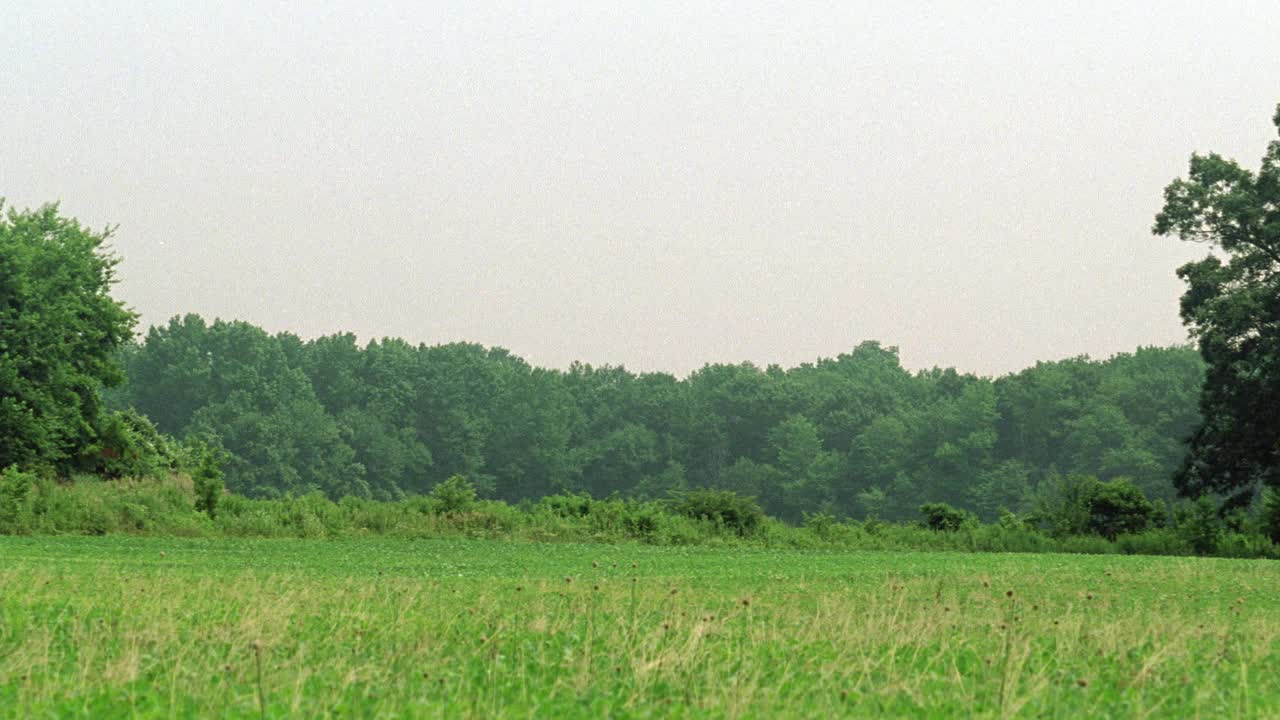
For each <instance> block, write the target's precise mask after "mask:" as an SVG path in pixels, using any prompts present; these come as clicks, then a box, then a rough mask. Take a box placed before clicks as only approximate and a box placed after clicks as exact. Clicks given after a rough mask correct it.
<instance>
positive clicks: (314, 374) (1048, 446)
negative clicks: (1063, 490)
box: [107, 315, 1204, 522]
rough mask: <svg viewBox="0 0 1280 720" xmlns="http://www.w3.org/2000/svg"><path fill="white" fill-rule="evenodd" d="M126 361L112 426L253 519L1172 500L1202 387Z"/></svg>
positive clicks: (1158, 369)
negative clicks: (1095, 486)
mask: <svg viewBox="0 0 1280 720" xmlns="http://www.w3.org/2000/svg"><path fill="white" fill-rule="evenodd" d="M121 362H122V365H123V367H124V370H125V374H126V376H127V381H126V382H125V383H124V384H123V385H121V386H119V387H116V388H113V389H111V390H109V391H108V393H107V401H108V404H109V405H110V406H112V407H114V408H117V409H120V410H124V409H127V408H134V409H136V410H137V411H138V412H139V413H141V415H143V416H145V417H146V418H150V420H151V421H152V422H154V423H155V426H156V427H158V429H159V430H160V431H161V432H163V433H166V434H169V435H172V436H175V437H180V438H188V439H189V440H190V441H192V442H195V441H198V442H203V443H207V444H208V445H211V446H213V447H216V448H218V449H219V452H220V454H221V458H222V466H223V470H224V472H225V475H226V481H227V485H228V487H229V489H231V490H233V491H234V492H236V493H239V494H243V495H246V496H249V497H258V498H271V497H281V496H286V495H293V496H297V495H302V494H305V493H308V492H311V491H320V492H322V493H324V494H325V495H327V496H329V497H330V498H333V499H338V498H341V497H343V496H352V497H358V498H370V499H377V500H400V499H403V498H405V497H408V496H412V495H418V494H425V493H429V492H430V491H431V490H432V489H433V488H435V487H436V486H438V485H439V484H440V483H441V482H443V481H444V480H445V479H447V478H450V477H452V476H455V475H459V476H463V477H466V478H468V479H469V480H470V482H472V483H474V485H475V486H476V487H477V488H478V489H479V492H480V494H481V495H482V496H484V497H488V498H493V499H499V500H505V501H508V502H518V501H521V500H536V499H539V498H542V497H545V496H548V495H554V494H559V493H575V492H577V493H586V494H588V495H590V496H593V497H596V498H605V497H609V496H618V497H621V498H632V499H638V500H645V499H658V498H667V497H670V496H672V494H673V493H678V492H680V491H683V490H688V489H696V488H716V489H724V490H732V491H735V492H737V493H739V494H741V495H747V496H752V497H755V498H757V499H758V500H759V502H760V503H761V504H762V505H763V507H764V510H765V511H766V512H767V513H768V514H770V515H773V516H776V517H780V518H783V519H786V520H790V521H793V522H798V521H800V520H801V519H802V518H804V517H805V516H806V514H814V513H825V514H828V515H831V516H835V517H854V518H866V517H875V518H880V519H885V520H906V519H915V518H918V517H919V508H920V506H921V505H922V504H924V503H929V502H942V503H948V504H951V505H954V506H957V507H960V508H965V509H969V510H971V511H973V512H974V513H976V514H977V515H978V516H979V517H981V518H983V519H986V520H994V519H995V518H997V517H998V515H999V513H1000V511H1001V510H1009V511H1012V512H1015V513H1025V512H1028V511H1031V510H1034V509H1035V508H1037V507H1039V506H1043V505H1044V504H1045V503H1046V502H1047V501H1049V499H1050V498H1051V497H1052V494H1053V492H1054V491H1055V490H1054V488H1057V487H1059V486H1060V485H1061V480H1062V478H1064V477H1067V476H1093V477H1097V478H1100V479H1102V480H1113V479H1119V478H1127V479H1128V480H1130V481H1131V482H1132V483H1133V484H1134V485H1135V486H1136V487H1138V488H1139V489H1141V490H1142V492H1143V493H1144V494H1145V495H1146V496H1147V497H1149V498H1151V499H1152V500H1155V501H1157V502H1159V501H1166V502H1172V501H1173V500H1174V499H1175V491H1174V488H1173V485H1172V483H1171V480H1170V478H1171V477H1172V475H1173V473H1174V471H1175V470H1176V469H1177V467H1178V466H1179V464H1180V463H1181V462H1182V459H1183V456H1184V452H1185V446H1184V444H1183V440H1184V439H1185V438H1186V437H1187V436H1188V435H1190V434H1191V432H1192V431H1194V430H1195V428H1196V427H1197V425H1198V423H1199V414H1198V410H1197V398H1198V396H1199V392H1200V387H1201V384H1202V381H1203V376H1204V367H1203V364H1202V362H1201V360H1200V359H1199V357H1198V355H1197V354H1196V352H1195V351H1193V350H1191V349H1189V348H1181V347H1175V348H1143V349H1139V350H1138V351H1137V352H1134V353H1132V354H1121V355H1117V356H1115V357H1113V358H1111V359H1108V360H1105V361H1094V360H1089V359H1087V358H1075V359H1070V360H1064V361H1060V362H1045V363H1039V364H1037V365H1036V366H1035V367H1033V368H1029V369H1027V370H1024V371H1022V372H1020V373H1017V374H1013V375H1008V376H1004V377H1001V378H998V379H995V380H992V379H989V378H983V377H977V376H974V375H969V374H962V373H958V372H956V371H955V370H951V369H948V370H940V369H934V370H929V371H922V372H910V371H908V370H906V369H904V368H903V367H902V365H901V363H900V362H899V359H898V356H897V353H896V351H895V349H893V348H887V347H883V346H881V345H879V344H878V343H874V342H867V343H863V344H861V345H859V346H858V347H857V348H855V349H854V350H853V351H851V352H849V353H847V354H843V355H840V356H838V357H836V358H831V359H823V360H819V361H817V362H816V363H812V364H804V365H800V366H799V367H795V368H791V369H782V368H780V367H777V366H770V367H768V368H763V369H762V368H759V367H756V366H754V365H751V364H737V365H728V364H717V365H707V366H705V367H704V368H702V369H701V370H698V371H696V372H694V373H692V374H691V375H689V376H688V377H687V378H684V379H678V378H676V377H674V376H672V375H669V374H665V373H642V374H636V373H632V372H629V371H627V370H626V369H624V368H621V367H598V368H597V367H591V366H588V365H574V366H572V367H570V368H569V369H568V370H566V371H559V370H549V369H543V368H536V367H532V366H531V365H529V364H528V363H527V362H525V361H524V360H522V359H520V358H519V357H517V356H515V355H513V354H511V353H509V352H507V351H506V350H502V349H499V348H484V347H481V346H479V345H474V344H462V343H458V344H449V345H439V346H424V345H413V344H410V343H407V342H405V341H402V340H397V339H385V340H381V341H374V342H369V343H367V344H364V345H361V344H359V343H357V341H356V339H355V337H354V336H352V335H350V334H339V335H333V336H329V337H323V338H319V339H315V340H310V341H304V340H302V339H300V338H298V337H297V336H295V335H292V334H288V333H284V334H279V335H271V334H269V333H267V332H265V331H263V330H262V329H260V328H257V327H255V326H253V325H250V324H248V323H244V322H224V321H215V322H212V323H209V322H206V321H205V320H204V319H202V318H200V317H199V316H196V315H188V316H186V317H183V318H175V319H173V320H172V321H170V322H169V323H168V324H167V325H165V326H161V327H153V328H151V329H150V331H149V332H148V333H147V335H146V337H145V338H144V339H143V340H142V341H141V342H139V343H136V344H129V345H126V346H125V347H124V349H123V352H122V353H121ZM119 417H123V418H132V420H130V422H133V423H135V424H138V425H140V426H141V425H145V424H146V423H145V421H143V420H142V419H141V418H140V417H138V416H137V415H129V414H125V415H121V416H119ZM125 454H126V455H127V454H128V453H125Z"/></svg>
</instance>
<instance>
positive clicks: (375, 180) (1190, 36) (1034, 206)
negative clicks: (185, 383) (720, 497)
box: [0, 0, 1280, 374]
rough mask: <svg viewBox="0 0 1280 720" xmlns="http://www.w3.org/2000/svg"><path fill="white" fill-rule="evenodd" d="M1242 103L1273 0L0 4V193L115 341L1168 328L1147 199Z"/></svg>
mask: <svg viewBox="0 0 1280 720" xmlns="http://www.w3.org/2000/svg"><path fill="white" fill-rule="evenodd" d="M197 5H208V6H214V5H217V7H216V8H214V7H206V8H198V7H197ZM535 5H536V7H535ZM531 8H532V9H531ZM1277 101H1280V3H1276V2H1274V0H1273V1H1272V2H1252V3H1248V2H1142V3H1113V2H1063V3H1037V2H1005V3H980V2H955V3H905V2H877V3H854V2H833V3H803V4H802V3H741V2H737V3H725V4H718V5H708V4H701V3H688V2H679V3H655V2H645V3H631V2H629V3H618V4H615V5H608V6H606V5H603V4H591V5H588V6H587V9H583V8H580V7H577V6H576V5H558V4H535V3H528V2H516V3H510V4H505V5H498V4H487V5H484V6H483V8H480V7H477V4H476V3H457V4H435V3H403V4H390V3H346V4H324V3H316V2H307V3H292V4H290V3H285V4H279V3H266V2H226V3H217V4H215V3H189V2H174V3H139V2H130V3H118V4H113V3H102V2H94V3H59V2H28V0H17V1H16V2H15V1H14V0H8V2H5V3H3V4H2V5H0V140H2V143H3V144H2V145H0V196H5V197H7V199H8V204H9V205H17V206H20V207H25V206H34V205H38V204H41V203H43V202H46V201H51V200H61V201H62V203H63V205H62V207H63V210H64V212H65V213H67V214H70V215H74V216H76V217H78V218H80V219H81V220H82V221H84V222H85V223H86V224H89V225H91V226H95V227H101V226H103V225H106V224H117V225H118V226H119V229H118V231H117V235H116V239H115V247H116V249H117V250H118V252H119V253H120V254H121V255H123V256H124V264H123V266H122V268H121V277H122V282H121V284H120V286H119V287H118V289H117V294H118V295H119V296H120V297H122V298H124V299H125V300H126V301H127V302H128V303H129V304H131V305H132V306H133V307H134V308H136V309H137V310H138V311H139V312H141V313H142V316H143V322H144V323H145V324H150V323H157V322H164V321H165V320H167V319H168V318H169V317H170V316H172V315H175V314H179V313H185V312H198V313H201V314H203V315H205V316H206V317H210V318H212V317H215V316H218V317H223V318H240V319H245V320H249V321H251V322H254V323H257V324H260V325H262V326H264V327H266V328H267V329H269V330H272V331H277V330H286V329H287V330H292V331H294V332H297V333H299V334H300V335H302V336H304V337H312V336H316V335H321V334H328V333H331V332H336V331H343V330H350V331H354V332H356V333H357V334H358V335H360V336H361V337H362V338H366V339H367V338H370V337H381V336H400V337H404V338H406V339H408V340H411V341H414V342H419V341H421V342H427V343H437V342H447V341H451V340H470V341H476V342H482V343H485V344H491V345H501V346H503V347H507V348H509V349H511V350H512V351H513V352H515V353H517V354H520V355H522V356H523V357H525V358H527V359H528V360H530V361H531V362H533V363H535V364H539V365H546V366H553V367H563V366H565V365H567V364H568V363H569V362H570V361H572V360H575V359H577V360H582V361H585V362H591V363H595V364H602V363H613V364H625V365H627V366H628V367H629V368H631V369H633V370H668V371H673V372H676V373H680V374H683V373H685V372H687V371H689V370H691V369H694V368H696V367H699V366H701V365H702V364H703V363H705V362H719V361H739V360H752V361H755V362H757V363H760V364H766V363H771V362H777V363H781V364H783V365H793V364H796V363H799V362H805V361H811V360H813V359H815V358H817V357H819V356H831V355H835V354H837V353H840V352H844V351H847V350H849V349H851V348H852V347H854V346H855V345H856V344H857V343H858V342H860V341H862V340H865V339H878V340H881V341H883V342H884V343H886V344H890V345H897V346H899V347H900V348H901V351H902V357H903V360H904V362H905V363H906V364H907V365H908V366H909V367H927V366H932V365H943V366H951V365H954V366H956V367H958V368H960V369H962V370H968V371H974V372H980V373H999V372H1005V371H1009V370H1014V369H1018V368H1021V367H1024V366H1026V365H1029V364H1032V363H1033V362H1034V361H1035V360H1037V359H1054V358H1060V357H1065V356H1071V355H1076V354H1081V353H1089V354H1092V355H1095V356H1105V355H1109V354H1111V353H1113V352H1117V351H1126V350H1132V349H1133V348H1134V347H1136V346H1138V345H1146V344H1168V343H1175V342H1181V341H1183V340H1184V339H1185V337H1186V334H1185V332H1184V330H1183V329H1182V327H1181V325H1180V323H1179V320H1178V317H1177V298H1178V296H1179V294H1180V293H1181V285H1180V282H1179V281H1178V280H1177V278H1176V277H1175V276H1174V270H1175V268H1176V267H1177V266H1178V265H1180V264H1181V263H1182V262H1185V261H1186V260H1188V259H1191V258H1194V257H1198V256H1200V255H1202V254H1203V253H1204V248H1202V247H1198V246H1183V245H1180V244H1179V243H1177V242H1176V241H1175V240H1172V239H1160V238H1154V237H1152V236H1151V235H1150V232H1149V229H1150V226H1151V222H1152V217H1153V215H1154V213H1155V212H1156V211H1157V210H1158V209H1159V206H1160V198H1161V191H1162V190H1163V188H1164V186H1165V184H1167V183H1168V181H1169V180H1171V179H1173V178H1174V177H1175V176H1177V175H1180V174H1182V173H1183V171H1184V169H1185V166H1186V161H1187V158H1188V156H1189V154H1190V153H1191V152H1192V151H1193V150H1200V151H1219V152H1222V153H1224V154H1227V155H1231V156H1235V157H1237V158H1239V159H1240V160H1241V161H1242V162H1245V163H1246V164H1247V165H1249V166H1251V167H1253V166H1256V162H1257V160H1258V158H1259V157H1260V156H1261V154H1262V151H1263V148H1264V146H1265V144H1266V142H1267V141H1268V140H1270V139H1271V138H1272V137H1274V136H1275V130H1274V128H1273V127H1272V126H1271V125H1270V118H1271V115H1272V113H1273V110H1274V107H1275V104H1276V102H1277Z"/></svg>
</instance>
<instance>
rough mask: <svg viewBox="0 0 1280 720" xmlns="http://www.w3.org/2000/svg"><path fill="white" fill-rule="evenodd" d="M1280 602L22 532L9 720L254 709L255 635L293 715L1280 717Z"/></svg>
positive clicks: (560, 558) (1111, 563) (1061, 568)
mask: <svg viewBox="0 0 1280 720" xmlns="http://www.w3.org/2000/svg"><path fill="white" fill-rule="evenodd" d="M633 563H634V567H633ZM633 578H635V581H634V582H633V580H632V579H633ZM1277 588H1280V565H1276V564H1274V563H1271V562H1266V561H1233V560H1211V559H1188V558H1151V557H1124V556H1065V555H999V554H982V555H969V554H959V553H946V554H930V553H899V554H888V553H821V552H780V551H766V550H726V549H710V548H671V547H666V548H663V547H648V546H621V547H615V546H602V545H569V544H565V545H538V544H508V543H498V542H489V541H464V540H456V541H455V540H422V541H406V540H388V539H383V540H348V541H331V542H324V541H290V540H246V541H237V540H175V539H159V538H137V537H106V538H75V537H63V538H12V537H0V716H12V717H35V716H47V715H51V714H53V715H59V716H74V715H84V716H93V717H113V716H140V717H153V716H154V717H160V716H164V717H168V716H172V715H178V716H184V715H194V714H199V715H201V716H233V717H239V716H244V717H257V716H258V714H259V709H258V707H259V706H258V702H259V701H258V697H257V693H258V690H259V684H258V681H257V664H256V659H257V654H256V653H255V650H254V647H255V644H256V645H257V646H258V647H260V648H261V649H260V656H261V665H262V683H261V690H262V692H263V695H264V697H265V703H266V711H267V712H266V714H267V715H268V716H272V717H285V716H290V717H301V716H307V717H315V716H324V715H339V716H367V717H390V716H403V715H415V716H444V715H448V716H451V717H453V716H459V715H468V716H476V717H492V716H496V715H504V714H505V715H508V716H515V717H527V716H529V715H531V714H533V713H537V714H539V715H543V716H580V717H599V716H601V715H603V714H606V713H609V714H613V715H615V716H635V717H647V716H661V717H671V716H681V715H683V716H728V717H738V716H752V717H777V716H809V717H816V716H826V715H841V714H846V715H859V716H863V715H868V714H874V713H877V712H884V713H890V714H893V715H918V716H936V717H963V716H976V717H1001V716H1013V715H1017V716H1022V717H1055V718H1074V717H1084V716H1092V717H1100V716H1123V717H1138V716H1144V715H1148V716H1151V717H1206V718H1208V717H1223V716H1256V717H1266V716H1272V717H1274V716H1277V715H1280V655H1278V654H1277V653H1278V652H1280V640H1278V638H1280V593H1277V592H1276V590H1277ZM1009 591H1012V593H1013V595H1012V597H1010V596H1008V595H1007V593H1008V592H1009Z"/></svg>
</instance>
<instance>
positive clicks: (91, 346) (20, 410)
mask: <svg viewBox="0 0 1280 720" xmlns="http://www.w3.org/2000/svg"><path fill="white" fill-rule="evenodd" d="M2 210H3V203H0V211H2ZM109 234H110V233H109V232H108V231H102V232H94V231H91V230H88V229H86V228H84V227H82V226H81V225H80V224H79V223H77V222H76V221H75V220H72V219H68V218H65V217H63V216H61V215H60V214H59V213H58V208H57V206H56V205H46V206H44V207H41V208H39V209H38V210H28V211H24V212H19V211H17V210H14V209H9V210H8V211H7V213H5V214H4V215H3V216H2V217H0V467H8V466H10V465H20V466H22V467H26V468H47V469H50V470H53V471H55V472H58V473H61V474H66V473H69V472H72V471H76V470H92V469H94V468H95V467H96V466H97V465H98V461H99V460H100V458H101V455H100V453H101V451H102V449H103V447H102V445H101V444H100V442H99V441H100V439H101V437H102V435H103V433H104V431H105V432H110V431H111V429H112V428H110V427H105V428H104V421H105V416H104V413H103V412H102V401H101V397H100V391H101V388H102V387H103V386H104V385H114V384H116V383H118V382H119V381H120V380H121V379H123V375H122V374H121V372H120V368H119V367H118V365H117V361H116V360H117V351H118V350H119V349H120V348H121V346H122V345H123V344H124V343H125V342H126V341H128V340H129V338H130V335H131V333H132V329H133V325H134V322H135V317H134V314H133V313H132V312H130V311H129V310H128V309H126V308H125V306H124V305H123V304H122V303H120V302H119V301H117V300H115V299H113V298H112V297H111V294H110V290H111V286H112V284H113V283H114V282H115V268H116V264H117V259H116V257H115V256H114V255H112V254H111V253H110V252H109V251H108V249H107V244H106V243H107V239H108V236H109Z"/></svg>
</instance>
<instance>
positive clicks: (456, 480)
mask: <svg viewBox="0 0 1280 720" xmlns="http://www.w3.org/2000/svg"><path fill="white" fill-rule="evenodd" d="M431 501H432V505H433V509H434V510H435V512H437V513H439V514H442V515H448V514H451V513H464V512H467V511H469V510H471V509H472V508H474V507H475V505H476V488H475V486H474V485H472V484H471V483H470V482H469V481H468V480H467V479H466V478H465V477H463V476H461V475H454V476H452V477H450V478H449V479H448V480H445V481H444V482H442V483H440V484H439V485H436V486H435V487H433V488H431Z"/></svg>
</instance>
